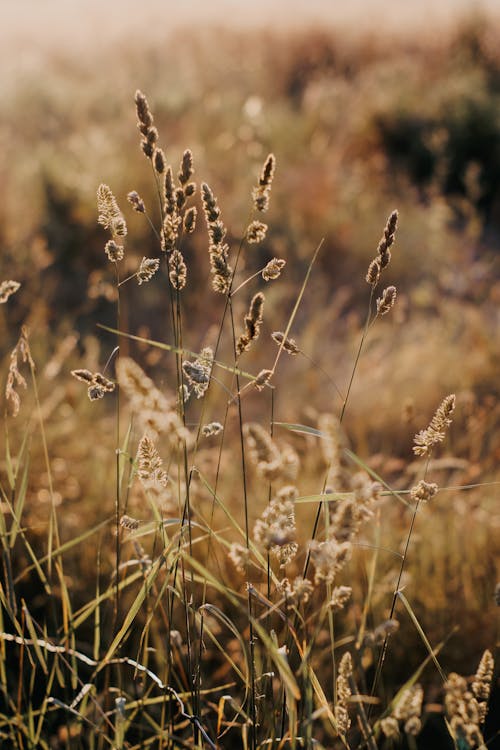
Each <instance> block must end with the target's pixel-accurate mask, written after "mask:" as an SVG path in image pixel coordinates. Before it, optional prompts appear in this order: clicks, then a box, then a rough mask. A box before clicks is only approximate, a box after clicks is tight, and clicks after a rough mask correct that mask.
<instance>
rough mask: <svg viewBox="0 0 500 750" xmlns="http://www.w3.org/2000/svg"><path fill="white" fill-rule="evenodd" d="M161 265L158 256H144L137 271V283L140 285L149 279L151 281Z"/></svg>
mask: <svg viewBox="0 0 500 750" xmlns="http://www.w3.org/2000/svg"><path fill="white" fill-rule="evenodd" d="M159 267H160V261H159V260H158V258H143V259H142V260H141V265H140V266H139V270H138V271H137V273H136V277H137V283H138V284H139V286H140V285H141V284H144V283H145V282H147V281H150V280H151V279H152V278H153V276H154V275H155V273H156V272H157V270H158V268H159Z"/></svg>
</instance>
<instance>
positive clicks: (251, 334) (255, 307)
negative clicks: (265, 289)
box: [236, 292, 264, 354]
mask: <svg viewBox="0 0 500 750" xmlns="http://www.w3.org/2000/svg"><path fill="white" fill-rule="evenodd" d="M263 310H264V295H263V294H262V292H257V294H255V295H254V296H253V297H252V301H251V302H250V308H249V310H248V314H247V315H245V332H244V333H242V334H241V336H240V337H239V339H238V343H237V344H236V349H237V352H238V354H242V353H243V352H245V351H247V350H248V349H249V348H250V344H251V343H252V341H255V340H256V339H257V338H258V337H259V333H260V327H261V325H262V319H263V318H262V314H263Z"/></svg>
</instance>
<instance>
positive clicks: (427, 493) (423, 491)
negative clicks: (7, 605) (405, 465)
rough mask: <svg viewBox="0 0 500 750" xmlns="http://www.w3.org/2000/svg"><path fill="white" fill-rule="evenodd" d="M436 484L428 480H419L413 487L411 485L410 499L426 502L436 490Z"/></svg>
mask: <svg viewBox="0 0 500 750" xmlns="http://www.w3.org/2000/svg"><path fill="white" fill-rule="evenodd" d="M438 489H439V488H438V486H437V484H435V483H434V482H432V483H431V484H429V483H428V482H424V480H423V479H421V480H420V482H419V483H418V484H417V485H415V487H412V488H411V490H410V495H411V498H412V500H414V501H415V502H417V501H419V502H421V503H426V502H428V501H429V500H431V499H432V498H433V497H434V495H435V494H436V493H437V491H438Z"/></svg>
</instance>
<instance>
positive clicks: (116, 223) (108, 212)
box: [97, 183, 127, 237]
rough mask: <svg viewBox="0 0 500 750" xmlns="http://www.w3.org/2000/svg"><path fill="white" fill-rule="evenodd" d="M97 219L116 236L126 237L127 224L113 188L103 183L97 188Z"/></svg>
mask: <svg viewBox="0 0 500 750" xmlns="http://www.w3.org/2000/svg"><path fill="white" fill-rule="evenodd" d="M97 210H98V212H99V215H98V218H97V221H98V223H99V224H101V226H103V227H104V229H109V230H110V231H111V234H113V235H115V236H116V237H126V235H127V225H126V223H125V219H124V218H123V216H122V213H121V211H120V209H119V208H118V204H117V202H116V198H115V196H114V195H113V193H112V191H111V188H110V187H109V186H108V185H105V184H104V183H101V185H99V187H98V188H97Z"/></svg>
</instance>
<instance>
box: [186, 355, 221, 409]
mask: <svg viewBox="0 0 500 750" xmlns="http://www.w3.org/2000/svg"><path fill="white" fill-rule="evenodd" d="M213 361H214V353H213V350H212V349H211V348H210V347H209V346H206V347H205V348H204V349H202V350H201V352H200V356H199V357H197V358H196V359H195V360H194V362H190V361H189V360H185V361H184V362H183V363H182V370H183V372H184V375H185V376H186V378H187V379H188V382H189V385H190V386H191V387H192V389H193V391H194V392H195V394H196V398H201V397H202V396H204V395H205V393H206V391H207V388H208V386H209V384H210V376H211V373H212V366H213Z"/></svg>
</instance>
